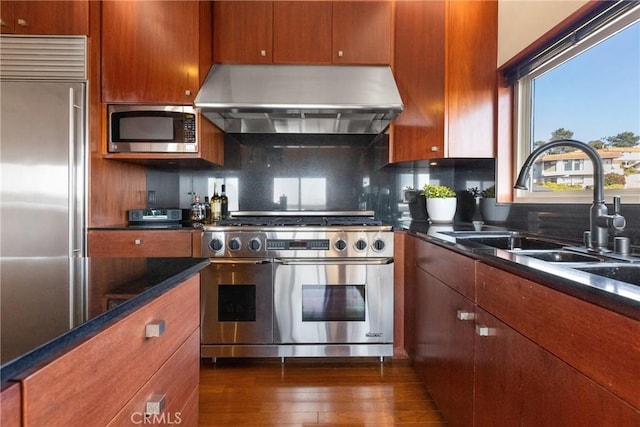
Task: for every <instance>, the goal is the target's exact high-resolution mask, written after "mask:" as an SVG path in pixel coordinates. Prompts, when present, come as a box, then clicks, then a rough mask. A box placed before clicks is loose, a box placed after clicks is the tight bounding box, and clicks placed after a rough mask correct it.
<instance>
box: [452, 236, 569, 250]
mask: <svg viewBox="0 0 640 427" xmlns="http://www.w3.org/2000/svg"><path fill="white" fill-rule="evenodd" d="M460 240H464V241H467V242H473V243H476V244H479V245H484V246H490V247H492V248H496V249H507V250H514V249H522V250H540V249H547V250H553V249H561V248H562V247H563V246H565V245H563V244H561V243H557V242H554V241H551V240H545V239H540V238H537V237H531V236H523V235H519V234H510V235H506V236H505V235H493V236H490V235H485V236H479V237H465V238H463V239H460Z"/></svg>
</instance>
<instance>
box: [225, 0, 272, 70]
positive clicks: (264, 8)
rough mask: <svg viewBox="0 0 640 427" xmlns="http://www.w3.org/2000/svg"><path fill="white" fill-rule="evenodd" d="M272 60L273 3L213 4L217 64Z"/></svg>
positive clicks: (268, 62)
mask: <svg viewBox="0 0 640 427" xmlns="http://www.w3.org/2000/svg"><path fill="white" fill-rule="evenodd" d="M272 61H273V2H271V1H215V2H213V62H235V63H252V64H270V63H271V62H272Z"/></svg>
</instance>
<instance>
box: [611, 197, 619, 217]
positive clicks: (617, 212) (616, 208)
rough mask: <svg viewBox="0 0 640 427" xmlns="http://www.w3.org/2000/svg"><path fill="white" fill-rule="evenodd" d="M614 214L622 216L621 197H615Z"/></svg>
mask: <svg viewBox="0 0 640 427" xmlns="http://www.w3.org/2000/svg"><path fill="white" fill-rule="evenodd" d="M613 213H614V214H615V215H620V196H613Z"/></svg>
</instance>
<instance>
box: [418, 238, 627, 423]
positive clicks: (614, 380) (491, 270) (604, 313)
mask: <svg viewBox="0 0 640 427" xmlns="http://www.w3.org/2000/svg"><path fill="white" fill-rule="evenodd" d="M413 240H414V243H415V267H414V270H415V277H416V278H415V288H416V291H415V292H416V294H415V297H414V298H415V317H414V325H415V327H414V330H415V340H416V342H415V349H416V350H415V353H414V356H413V359H414V364H415V366H416V368H417V371H418V372H419V374H420V375H421V377H422V378H423V379H424V382H425V384H426V385H427V387H428V389H429V391H430V393H431V394H432V396H433V398H434V400H435V401H436V403H437V405H438V407H439V408H440V409H441V410H442V412H443V416H444V418H445V419H446V420H447V422H448V423H449V424H451V425H461V426H467V425H475V426H512V425H524V426H528V425H530V426H534V425H563V426H564V425H566V426H581V425H587V424H588V425H638V424H640V395H638V393H637V390H638V386H639V383H638V377H637V375H636V374H635V372H636V371H637V366H638V362H639V360H640V322H638V321H636V320H634V319H631V318H628V317H625V316H623V315H620V314H618V313H615V312H612V311H610V310H607V309H604V308H601V307H598V306H594V305H592V304H591V303H588V302H586V301H583V300H580V299H577V298H574V297H572V296H569V295H567V294H564V293H562V292H558V291H556V290H554V289H551V288H548V287H546V286H544V285H542V284H539V283H536V282H534V281H531V280H528V279H525V278H523V277H520V276H518V275H516V274H512V273H509V272H507V271H504V270H502V269H500V268H496V267H493V266H490V265H487V264H485V263H484V262H480V261H477V260H474V259H472V258H469V257H466V256H464V255H462V254H460V253H457V252H455V251H452V250H449V249H446V248H444V247H441V246H438V245H435V244H432V243H430V242H426V241H424V240H422V239H419V238H414V239H413ZM474 271H475V274H474ZM550 325H551V326H550ZM576 408H579V409H576Z"/></svg>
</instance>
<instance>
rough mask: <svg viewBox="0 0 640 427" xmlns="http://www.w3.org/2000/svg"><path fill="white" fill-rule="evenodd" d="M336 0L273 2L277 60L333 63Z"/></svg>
mask: <svg viewBox="0 0 640 427" xmlns="http://www.w3.org/2000/svg"><path fill="white" fill-rule="evenodd" d="M331 6H332V2H307V1H302V2H286V1H285V2H280V1H276V2H274V4H273V62H274V63H276V64H291V63H297V64H331V59H332V46H331V19H332V7H331Z"/></svg>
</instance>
